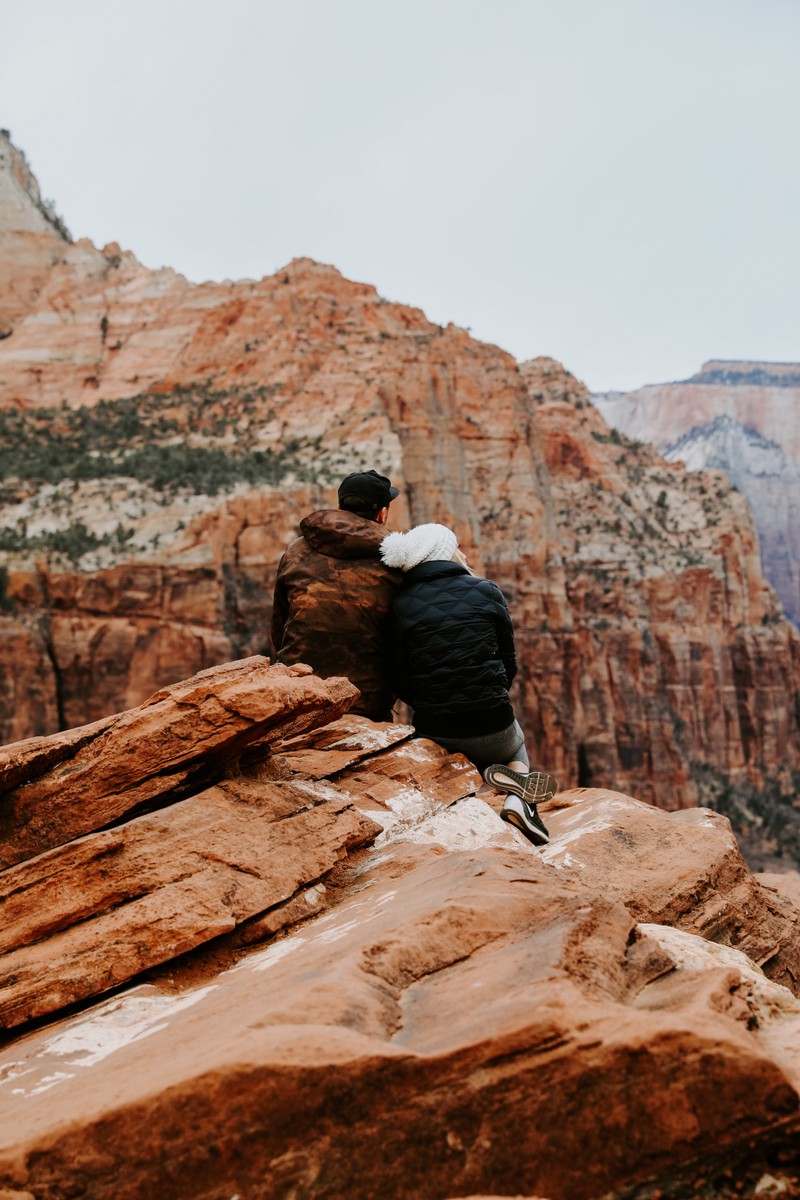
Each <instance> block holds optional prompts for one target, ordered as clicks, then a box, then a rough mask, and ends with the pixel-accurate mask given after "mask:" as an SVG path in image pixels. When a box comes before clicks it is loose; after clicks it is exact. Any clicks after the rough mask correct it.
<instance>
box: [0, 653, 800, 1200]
mask: <svg viewBox="0 0 800 1200" xmlns="http://www.w3.org/2000/svg"><path fill="white" fill-rule="evenodd" d="M245 670H246V671H247V672H249V674H250V675H251V676H252V678H253V679H254V680H255V679H256V678H258V679H263V675H264V672H265V670H266V671H267V674H268V675H269V676H271V680H272V688H273V699H275V698H276V697H277V694H278V692H279V691H281V690H282V693H283V695H284V697H285V706H284V716H285V724H284V735H283V736H281V725H280V720H279V719H274V720H273V725H272V729H271V733H270V736H269V738H268V739H263V738H262V739H261V740H260V741H253V742H252V743H251V744H250V745H249V747H248V748H247V750H246V752H245V753H243V754H241V755H240V756H239V757H238V758H237V759H236V760H235V761H234V760H231V761H229V762H228V765H227V768H226V771H225V773H224V776H223V778H221V779H220V780H219V781H218V782H216V783H215V784H214V785H213V786H211V787H205V788H202V789H200V790H199V791H195V792H193V793H192V794H191V795H188V796H184V797H183V798H181V797H180V796H172V797H167V798H166V799H165V801H164V803H162V805H161V807H159V808H158V810H157V811H155V812H152V813H148V814H145V815H143V816H139V817H134V818H132V819H125V818H123V819H122V820H121V821H120V823H119V824H118V825H117V826H116V827H115V828H113V829H111V830H107V831H97V832H92V833H88V834H85V835H83V836H81V837H79V838H77V839H75V840H73V841H71V842H69V843H68V844H66V845H64V846H61V847H59V848H56V849H52V850H50V851H48V852H46V853H43V854H40V855H38V856H35V857H33V858H31V859H29V860H27V861H25V862H22V863H19V864H17V865H15V866H11V867H8V868H7V869H6V870H5V871H2V872H0V886H3V887H5V899H4V901H3V911H4V913H8V914H9V921H8V923H7V924H4V926H3V932H2V943H0V950H2V952H3V953H2V957H0V963H2V964H3V967H4V975H3V978H4V980H5V986H4V987H3V990H2V991H1V992H0V1004H2V1005H4V1006H5V1007H4V1009H3V1011H4V1012H5V1013H6V1014H7V1023H12V1022H17V1021H18V1022H19V1024H18V1025H17V1028H16V1029H15V1030H10V1031H9V1032H8V1033H7V1040H6V1042H5V1044H4V1045H3V1046H2V1049H0V1187H6V1188H7V1189H10V1190H11V1191H12V1193H13V1192H14V1191H16V1192H17V1193H23V1194H24V1193H26V1192H27V1193H29V1194H30V1195H32V1196H34V1197H35V1200H51V1198H52V1200H55V1198H56V1197H63V1196H65V1195H73V1194H75V1195H77V1194H81V1193H83V1194H87V1195H91V1196H92V1197H93V1198H94V1197H96V1198H98V1200H112V1198H113V1200H116V1198H117V1197H119V1196H120V1195H122V1194H124V1195H125V1196H126V1197H131V1200H135V1198H141V1200H149V1198H150V1197H152V1196H153V1195H169V1196H171V1197H175V1198H176V1200H182V1198H186V1200H189V1198H191V1200H199V1198H207V1200H220V1198H221V1197H223V1196H227V1197H230V1196H233V1195H239V1196H247V1197H263V1198H267V1197H269V1198H275V1200H278V1198H279V1197H281V1198H282V1197H286V1196H289V1195H292V1196H296V1197H307V1198H309V1200H310V1198H317V1197H319V1198H322V1197H328V1198H331V1200H333V1198H340V1197H342V1196H348V1197H354V1198H355V1200H358V1198H360V1197H363V1198H364V1200H366V1198H368V1197H369V1198H372V1197H375V1196H377V1195H380V1196H386V1197H393V1196H397V1197H400V1196H403V1197H414V1198H418V1200H446V1198H447V1197H454V1196H473V1197H477V1196H500V1195H505V1196H524V1197H548V1198H549V1200H599V1198H600V1197H609V1196H616V1195H618V1194H619V1195H621V1194H622V1193H623V1192H624V1194H625V1195H626V1196H627V1197H631V1196H636V1197H639V1196H641V1197H642V1198H644V1197H645V1196H648V1197H651V1196H652V1195H654V1194H655V1190H660V1191H661V1194H662V1195H663V1196H667V1195H669V1196H672V1197H679V1196H684V1197H685V1196H688V1195H694V1194H695V1184H696V1183H698V1181H699V1180H700V1179H701V1178H702V1179H706V1178H710V1177H711V1176H713V1175H714V1174H715V1173H719V1172H720V1171H722V1170H723V1168H722V1167H721V1166H720V1164H724V1165H725V1169H726V1170H729V1171H733V1172H734V1173H735V1179H736V1181H737V1182H736V1187H735V1188H734V1183H733V1179H734V1176H733V1175H732V1176H731V1177H730V1178H731V1188H730V1190H729V1191H727V1192H726V1191H724V1190H723V1191H718V1192H717V1193H715V1194H717V1195H719V1196H728V1195H729V1196H731V1197H732V1196H733V1195H741V1194H750V1195H753V1194H755V1190H754V1189H755V1186H756V1182H757V1181H758V1180H761V1179H763V1178H764V1177H765V1172H766V1169H767V1166H769V1168H770V1170H773V1171H775V1172H777V1174H778V1175H779V1176H780V1177H781V1178H782V1179H783V1180H784V1182H785V1183H786V1186H787V1187H788V1186H790V1185H791V1186H794V1184H793V1182H792V1180H794V1175H793V1174H792V1172H793V1169H794V1168H793V1165H792V1164H793V1162H794V1160H793V1159H792V1153H793V1151H792V1147H794V1148H795V1150H796V1145H797V1138H798V1135H800V1001H799V1000H798V999H797V997H796V995H795V994H793V991H792V990H790V988H789V987H787V986H783V983H784V982H786V983H788V984H790V985H792V987H793V988H794V989H795V991H796V990H797V953H798V951H797V946H798V921H800V910H798V909H797V908H795V907H794V905H793V903H792V900H791V897H790V896H789V895H788V894H784V895H783V897H782V898H781V904H775V903H773V900H774V899H775V897H776V896H777V892H776V891H775V890H774V889H773V888H771V887H770V886H769V880H767V881H766V882H764V883H762V882H759V881H757V880H756V879H755V878H754V877H753V876H751V875H750V873H749V871H748V870H747V867H746V866H745V864H744V862H743V860H742V859H741V856H740V854H739V852H738V849H737V847H736V843H735V841H734V840H733V838H732V836H731V833H730V827H729V825H728V823H727V821H726V820H725V819H724V818H722V817H719V816H716V815H714V814H711V813H708V812H704V811H702V810H693V809H689V810H684V811H682V812H675V813H667V812H661V811H659V810H656V809H654V808H652V807H650V806H649V805H646V804H642V803H640V802H638V801H636V800H635V799H633V798H631V797H629V796H624V795H621V794H620V793H610V792H603V791H598V790H597V789H585V790H578V791H572V792H564V793H560V794H559V795H558V796H556V797H555V798H554V799H553V801H552V802H550V804H549V805H548V806H547V809H546V811H545V814H544V815H545V817H546V820H547V823H548V825H549V826H550V829H551V833H552V840H551V842H550V844H549V846H548V847H547V848H546V849H545V850H544V851H543V852H542V853H537V852H535V851H534V850H533V848H532V847H531V846H530V845H529V843H528V842H527V841H526V840H525V839H524V838H523V837H522V836H521V835H520V834H519V833H518V832H517V831H516V830H514V829H512V828H511V827H509V826H507V825H505V824H504V823H503V822H502V821H501V820H500V818H499V816H498V814H497V812H496V811H495V809H496V807H497V805H498V797H497V795H496V794H495V793H493V792H491V791H490V790H489V789H487V787H486V785H484V784H482V782H481V779H480V777H479V776H478V775H477V773H476V772H475V771H474V770H473V768H472V767H471V766H470V764H469V763H467V762H466V760H465V759H463V758H462V757H461V756H458V755H449V754H447V753H446V752H444V751H443V750H442V749H441V748H440V747H437V746H435V745H434V744H433V743H430V742H426V741H425V740H418V739H414V738H412V737H411V733H412V731H411V730H410V729H409V728H407V727H402V726H398V725H393V724H387V725H372V724H371V723H370V722H368V721H366V720H365V719H364V718H360V717H351V716H349V715H338V716H336V718H335V719H334V720H333V721H331V722H330V723H329V724H325V720H326V716H327V715H328V713H329V710H330V707H331V701H330V698H329V697H328V696H326V695H325V694H324V689H325V688H331V689H333V690H335V689H336V682H335V681H316V683H317V684H318V685H319V687H320V691H319V693H318V694H317V695H316V697H315V699H314V701H313V703H315V704H316V714H317V720H318V724H317V727H316V728H309V729H308V730H307V731H306V732H305V733H300V732H298V730H297V728H296V727H295V725H294V722H295V719H296V707H295V703H294V701H295V699H296V697H295V696H294V688H295V685H297V684H299V683H303V684H306V685H307V686H309V687H311V686H312V685H313V684H314V682H315V681H313V679H312V678H311V677H309V676H304V675H300V676H296V677H293V676H291V675H288V674H285V673H282V672H279V671H278V670H277V669H276V668H268V669H265V668H264V667H263V665H261V664H259V663H251V664H249V666H248V665H243V664H238V665H237V666H236V668H235V671H234V673H236V672H238V673H239V675H240V676H241V674H242V672H243V671H245ZM208 686H209V687H211V688H213V687H214V686H217V687H218V688H219V690H220V694H224V692H225V688H226V686H227V685H226V678H225V673H224V672H222V675H221V678H220V679H218V680H217V683H216V685H214V683H213V680H212V682H211V683H209V685H208ZM275 703H277V700H276V699H275ZM310 705H311V701H309V710H308V711H306V713H305V718H304V719H306V720H307V721H308V723H309V724H311V717H310ZM166 724H167V725H168V724H169V723H168V722H166ZM43 749H44V747H42V746H39V747H38V751H39V752H40V753H41V752H42V751H43ZM73 750H74V753H75V754H76V755H79V754H81V753H82V749H81V748H80V738H79V737H77V735H76V738H75V742H74V746H73ZM209 753H210V754H213V749H212V748H209ZM31 761H32V762H35V761H36V760H35V758H32V759H31ZM63 765H64V764H63V763H62V764H61V766H62V767H63ZM50 769H52V767H51V768H50ZM56 769H58V768H56ZM745 951H746V952H747V953H745ZM754 959H755V960H757V961H754ZM759 963H762V964H763V970H762V969H761V967H760V966H759ZM157 964H160V965H157ZM48 967H49V972H48ZM765 972H766V974H765ZM48 973H49V976H50V978H49V980H48V978H47V976H48ZM137 976H138V979H137V978H136V977H137ZM125 980H129V981H130V982H128V983H125V982H123V981H125ZM115 986H116V990H115V991H114V993H113V994H112V995H110V996H107V997H105V998H98V999H97V1000H96V1001H95V1002H94V1003H89V999H90V997H91V996H99V994H100V993H101V992H103V991H104V990H108V989H109V988H112V987H115ZM81 989H82V990H81ZM80 997H84V1004H83V1006H82V1007H81V1008H80V1009H79V1010H77V1011H76V1010H74V1009H73V1010H70V1009H69V1008H68V1010H67V1011H66V1012H62V1011H61V1006H70V1005H72V1004H74V1002H75V1000H76V999H79V998H80ZM45 1014H47V1020H45ZM32 1017H37V1018H38V1020H37V1023H35V1024H33V1025H31V1024H30V1018H32ZM795 1158H796V1155H795ZM776 1162H777V1163H778V1164H779V1165H778V1166H776V1165H775V1163H776ZM772 1177H774V1176H772ZM751 1179H752V1180H753V1185H752V1189H751V1191H750V1192H749V1193H748V1192H747V1191H746V1190H744V1185H745V1183H746V1182H747V1181H748V1180H751ZM698 1186H699V1184H698Z"/></svg>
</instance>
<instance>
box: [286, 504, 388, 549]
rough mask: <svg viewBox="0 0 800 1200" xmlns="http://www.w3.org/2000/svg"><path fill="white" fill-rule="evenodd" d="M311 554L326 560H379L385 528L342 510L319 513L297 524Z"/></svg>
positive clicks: (332, 509) (375, 522) (331, 509)
mask: <svg viewBox="0 0 800 1200" xmlns="http://www.w3.org/2000/svg"><path fill="white" fill-rule="evenodd" d="M300 532H301V533H302V535H303V537H304V538H305V540H306V542H308V544H309V546H310V547H311V549H312V550H316V551H317V553H318V554H327V555H328V557H329V558H378V557H379V556H380V544H381V542H382V541H383V539H384V538H385V537H386V528H385V526H383V525H379V524H378V522H377V521H368V520H366V518H365V517H359V516H358V515H357V514H356V513H351V512H346V511H345V510H344V509H341V508H330V509H327V508H326V509H321V510H320V511H319V512H313V513H310V514H309V516H307V517H304V518H303V520H302V521H301V522H300Z"/></svg>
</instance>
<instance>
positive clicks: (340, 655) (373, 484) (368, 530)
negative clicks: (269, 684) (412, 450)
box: [271, 471, 402, 721]
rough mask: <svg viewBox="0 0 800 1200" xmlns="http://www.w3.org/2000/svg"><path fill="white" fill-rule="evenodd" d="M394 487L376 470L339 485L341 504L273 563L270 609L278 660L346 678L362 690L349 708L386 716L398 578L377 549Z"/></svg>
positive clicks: (304, 525) (308, 524)
mask: <svg viewBox="0 0 800 1200" xmlns="http://www.w3.org/2000/svg"><path fill="white" fill-rule="evenodd" d="M397 495H399V489H398V488H396V487H392V483H391V480H390V479H387V478H386V476H385V475H379V474H378V472H377V471H356V472H354V473H353V474H352V475H347V476H346V477H345V478H344V479H343V480H342V482H341V484H340V485H339V508H338V509H323V510H321V511H319V512H313V513H311V514H310V516H307V517H305V518H304V519H303V520H302V521H301V523H300V532H301V533H302V535H303V536H302V537H300V538H298V539H297V541H296V542H292V544H291V546H289V548H288V549H287V550H286V551H285V553H284V555H283V557H282V558H281V561H280V563H279V565H278V577H277V579H276V581H275V596H274V601H273V608H272V630H271V632H272V649H273V654H274V656H275V659H276V660H277V662H282V663H287V664H291V663H298V662H304V663H308V664H309V665H310V666H311V667H313V668H314V671H315V672H316V674H317V675H321V676H322V677H323V678H327V677H328V676H330V675H344V676H346V677H347V678H348V679H349V680H350V682H351V683H354V684H355V686H356V687H357V688H358V689H359V690H360V692H361V697H360V699H359V700H358V701H357V702H356V703H355V704H354V705H353V708H352V711H353V712H355V713H360V714H361V715H362V716H365V717H370V718H371V719H372V720H373V721H387V720H389V719H390V718H391V709H392V705H393V703H394V700H395V694H394V690H393V688H392V685H391V671H390V667H389V654H388V628H389V618H390V613H391V607H392V600H393V599H394V596H395V594H396V592H397V589H398V587H399V586H400V582H401V579H402V574H401V572H400V571H394V570H391V569H390V568H389V567H386V566H384V564H383V562H382V561H381V557H380V554H379V549H380V544H381V542H382V541H383V539H384V537H385V536H386V529H385V525H386V521H387V519H388V516H389V505H390V504H391V502H392V500H394V498H395V496H397Z"/></svg>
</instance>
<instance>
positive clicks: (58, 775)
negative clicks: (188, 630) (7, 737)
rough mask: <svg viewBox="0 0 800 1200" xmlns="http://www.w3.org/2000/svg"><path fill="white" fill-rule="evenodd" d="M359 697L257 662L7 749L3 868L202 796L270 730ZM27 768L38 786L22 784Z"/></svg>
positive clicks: (288, 729)
mask: <svg viewBox="0 0 800 1200" xmlns="http://www.w3.org/2000/svg"><path fill="white" fill-rule="evenodd" d="M357 695H358V691H357V689H356V688H354V687H353V686H352V684H350V683H348V681H347V680H344V679H333V680H320V679H317V678H316V676H313V675H312V674H311V672H310V668H307V667H302V666H301V667H282V666H280V665H278V666H274V667H270V665H269V660H268V659H266V658H263V657H259V656H255V657H253V658H249V659H243V660H240V661H239V662H235V663H227V664H224V665H223V666H221V667H213V668H209V669H208V670H207V671H201V672H200V673H199V674H198V675H195V676H193V677H192V678H191V679H188V680H185V681H183V682H182V683H180V684H176V685H174V686H173V687H169V688H164V689H163V690H161V691H160V692H156V694H155V695H154V696H152V697H151V698H150V700H148V701H147V702H146V703H145V704H143V705H140V706H139V707H138V708H135V709H131V710H129V711H128V712H125V713H120V714H119V715H118V716H116V717H114V718H111V719H109V720H106V721H100V722H97V723H95V724H94V725H93V726H90V727H86V728H85V729H84V730H78V731H70V732H68V733H65V734H62V735H54V736H53V737H52V738H41V739H34V741H33V744H26V743H25V742H22V743H17V744H16V745H11V746H7V747H4V748H3V749H2V750H0V788H2V780H3V774H4V773H5V776H6V779H7V780H9V781H10V783H11V786H10V787H9V788H8V789H7V790H5V791H0V869H2V868H3V867H8V866H11V865H13V864H14V863H18V862H21V861H23V860H24V859H26V858H31V857H33V856H34V855H36V854H40V853H43V852H44V851H46V850H49V849H52V848H53V847H54V846H59V845H63V844H65V843H66V842H69V841H72V840H73V839H74V838H76V837H80V836H81V835H82V834H85V833H88V832H91V831H92V830H96V829H98V828H100V827H102V826H104V825H108V824H110V823H112V822H114V821H118V820H120V818H123V817H125V816H126V815H129V814H132V813H134V812H135V811H136V810H137V809H141V808H142V807H143V806H145V805H149V806H153V805H156V804H158V803H159V802H161V803H167V802H168V801H169V799H170V798H174V797H176V796H178V795H186V794H190V793H191V792H192V791H197V790H199V789H200V788H201V787H202V786H203V785H204V784H205V783H208V782H211V781H212V780H213V779H214V778H215V777H216V778H220V777H221V776H222V774H223V771H224V768H225V765H226V763H228V762H229V761H230V760H231V759H232V758H234V757H235V756H236V755H237V754H239V753H240V752H241V751H242V750H243V749H244V748H245V747H246V746H248V745H249V744H251V743H252V742H255V741H257V740H261V739H263V738H264V737H265V736H266V735H267V734H268V733H269V731H270V730H272V729H276V728H277V729H279V730H280V736H282V737H286V736H288V735H289V734H291V733H292V732H295V733H296V732H299V731H300V730H302V729H304V728H307V727H309V726H315V725H321V724H324V723H325V722H326V721H327V720H330V719H333V718H335V717H338V716H340V715H341V714H342V712H344V711H345V710H346V709H347V708H349V707H350V705H351V704H352V703H353V701H354V700H355V698H356V696H357ZM54 760H55V765H51V764H52V763H53V761H54ZM23 766H24V768H25V770H26V771H27V774H28V777H29V781H27V782H23V783H18V785H17V786H14V783H15V780H17V779H18V777H19V773H20V771H21V770H22V769H23Z"/></svg>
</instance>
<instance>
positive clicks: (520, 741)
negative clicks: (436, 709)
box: [431, 721, 530, 773]
mask: <svg viewBox="0 0 800 1200" xmlns="http://www.w3.org/2000/svg"><path fill="white" fill-rule="evenodd" d="M431 741H433V742H438V743H439V745H440V746H444V748H445V750H450V751H451V752H452V753H458V754H463V755H464V756H465V757H466V758H468V759H469V760H470V762H472V763H474V764H475V766H476V767H477V768H478V770H479V771H480V772H481V773H482V772H483V771H485V770H486V768H487V767H489V766H491V765H492V763H507V762H512V761H513V759H515V758H516V759H517V760H518V761H519V762H524V763H525V766H526V767H529V766H530V759H529V758H528V752H527V750H526V749H525V734H524V733H523V732H522V729H521V727H520V723H519V721H514V723H513V724H512V725H507V726H506V727H505V729H499V730H498V731H497V733H481V734H479V735H478V736H477V737H455V738H449V737H448V738H444V737H432V738H431Z"/></svg>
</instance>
